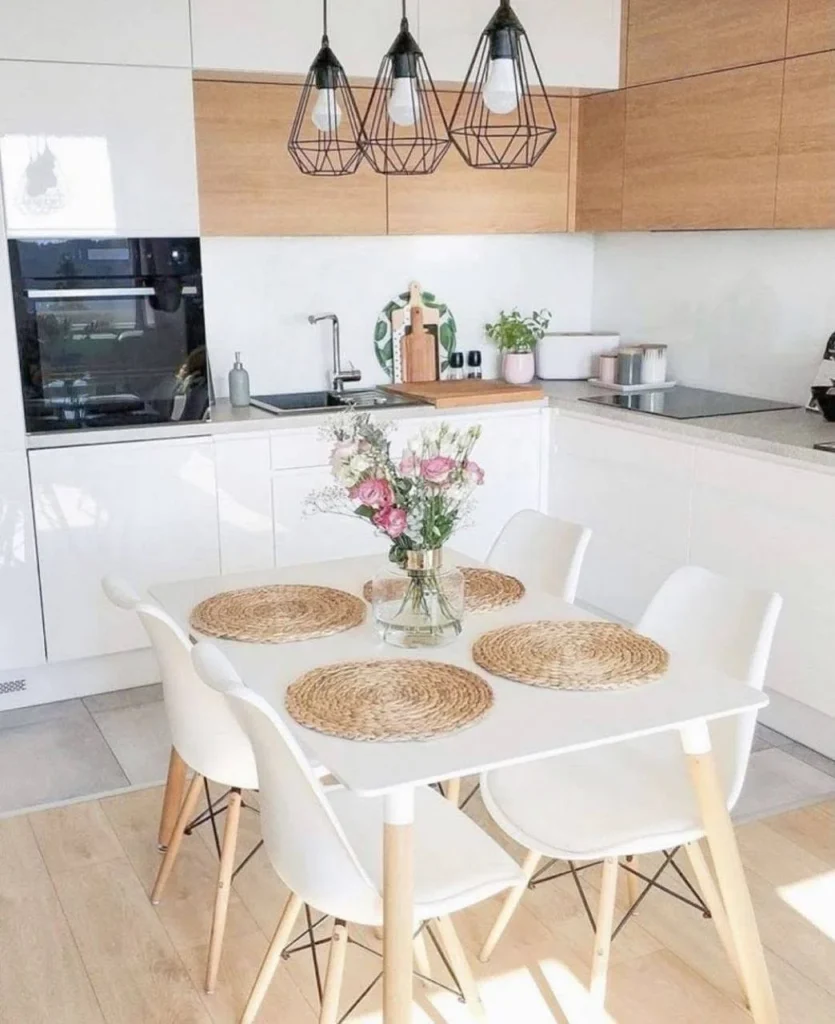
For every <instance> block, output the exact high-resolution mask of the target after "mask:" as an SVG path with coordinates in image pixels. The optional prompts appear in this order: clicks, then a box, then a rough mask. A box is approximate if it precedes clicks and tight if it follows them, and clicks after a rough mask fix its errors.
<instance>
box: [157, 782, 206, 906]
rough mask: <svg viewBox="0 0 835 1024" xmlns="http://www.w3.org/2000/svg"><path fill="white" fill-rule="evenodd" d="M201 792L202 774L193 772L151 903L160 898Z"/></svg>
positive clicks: (160, 867)
mask: <svg viewBox="0 0 835 1024" xmlns="http://www.w3.org/2000/svg"><path fill="white" fill-rule="evenodd" d="M202 792H203V776H202V775H198V774H197V773H195V775H194V778H193V779H192V780H191V785H190V786H189V788H188V793H186V798H185V800H184V801H183V806H182V807H181V808H180V813H179V814H178V815H177V822H176V824H175V825H174V831H173V832H172V833H171V840H170V842H169V843H168V848H167V850H166V851H165V856H164V857H163V858H162V864H160V866H159V872H158V873H157V880H156V881H155V882H154V888H153V890H152V892H151V903H159V901H160V900H161V899H162V892H163V889H164V888H165V886H166V883H167V882H168V878H169V875H170V874H171V869H172V868H173V867H174V862H175V861H176V859H177V854H178V853H179V852H180V846H181V845H182V842H183V835H184V834H185V830H186V826H187V825H188V823H189V822H190V821H191V817H192V815H193V814H194V808H195V807H196V806H197V801H198V799H199V797H200V794H201V793H202Z"/></svg>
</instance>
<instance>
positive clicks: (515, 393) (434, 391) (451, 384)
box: [384, 380, 544, 409]
mask: <svg viewBox="0 0 835 1024" xmlns="http://www.w3.org/2000/svg"><path fill="white" fill-rule="evenodd" d="M384 390H386V391H393V392H394V393H395V394H398V395H408V397H409V398H419V399H420V400H421V401H423V402H429V403H430V404H431V405H434V406H436V408H438V409H450V408H452V407H454V406H456V405H490V404H492V403H493V402H535V401H537V400H538V399H541V398H543V397H544V396H543V391H542V388H541V387H540V386H539V385H538V384H522V385H518V384H506V383H505V382H504V381H503V380H435V381H427V382H425V383H419V382H414V383H411V384H408V383H404V384H387V385H385V387H384Z"/></svg>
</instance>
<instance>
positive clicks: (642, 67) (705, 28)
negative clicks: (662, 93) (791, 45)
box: [626, 0, 832, 85]
mask: <svg viewBox="0 0 835 1024" xmlns="http://www.w3.org/2000/svg"><path fill="white" fill-rule="evenodd" d="M788 2H789V0H629V15H628V35H627V80H626V84H627V85H641V84H643V83H645V82H660V81H665V80H667V79H671V78H683V77H685V76H686V75H699V74H703V73H704V72H706V71H720V70H722V69H724V68H734V67H741V66H743V65H746V64H758V63H761V62H762V61H768V60H779V59H780V58H781V57H782V56H783V55H784V53H785V41H786V11H787V4H788ZM793 2H794V3H797V4H810V3H815V2H820V3H831V2H832V0H793Z"/></svg>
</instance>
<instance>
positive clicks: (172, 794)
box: [157, 747, 188, 852]
mask: <svg viewBox="0 0 835 1024" xmlns="http://www.w3.org/2000/svg"><path fill="white" fill-rule="evenodd" d="M187 774H188V766H187V765H186V763H185V761H184V760H183V759H182V758H181V757H180V755H179V754H178V753H177V751H176V750H175V749H174V747H172V748H171V756H170V757H169V759H168V778H167V779H166V781H165V793H164V794H163V797H162V813H161V814H160V818H159V835H158V837H157V842H158V845H159V849H160V850H161V851H162V852H165V850H167V849H168V844H169V843H170V842H171V836H172V834H173V832H174V826H175V825H176V824H177V815H178V814H179V813H180V808H181V807H182V805H183V794H184V793H185V791H186V775H187Z"/></svg>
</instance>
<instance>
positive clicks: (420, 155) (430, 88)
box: [362, 0, 450, 174]
mask: <svg viewBox="0 0 835 1024" xmlns="http://www.w3.org/2000/svg"><path fill="white" fill-rule="evenodd" d="M402 11H403V13H402V18H401V21H400V31H399V32H398V34H397V37H396V38H395V40H394V42H393V43H392V44H391V46H390V47H389V50H388V52H387V53H386V55H385V56H384V57H383V60H382V62H381V64H380V70H379V72H378V73H377V80H376V82H375V83H374V88H373V89H372V92H371V98H370V100H369V103H368V110H367V111H366V114H365V119H364V121H363V125H362V131H363V144H364V146H365V156H366V159H367V160H368V162H369V163H370V164H371V166H372V167H373V168H374V170H375V171H377V172H378V174H431V173H432V172H433V171H435V170H436V169H437V167H438V165H439V164H440V162H441V160H443V158H444V157H445V156H446V154H447V150H448V149H449V147H450V138H449V126H448V125H447V120H446V116H445V115H444V111H443V108H442V107H441V101H440V100H439V99H438V93H437V91H436V90H435V84H434V82H433V81H432V75H431V74H430V72H429V67H428V65H427V63H426V59H425V57H424V56H423V51H422V50H421V48H420V46H419V45H418V43H417V40H416V39H415V37H414V36H413V35H412V33H411V32H410V31H409V19H408V18H407V17H406V0H403V7H402Z"/></svg>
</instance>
